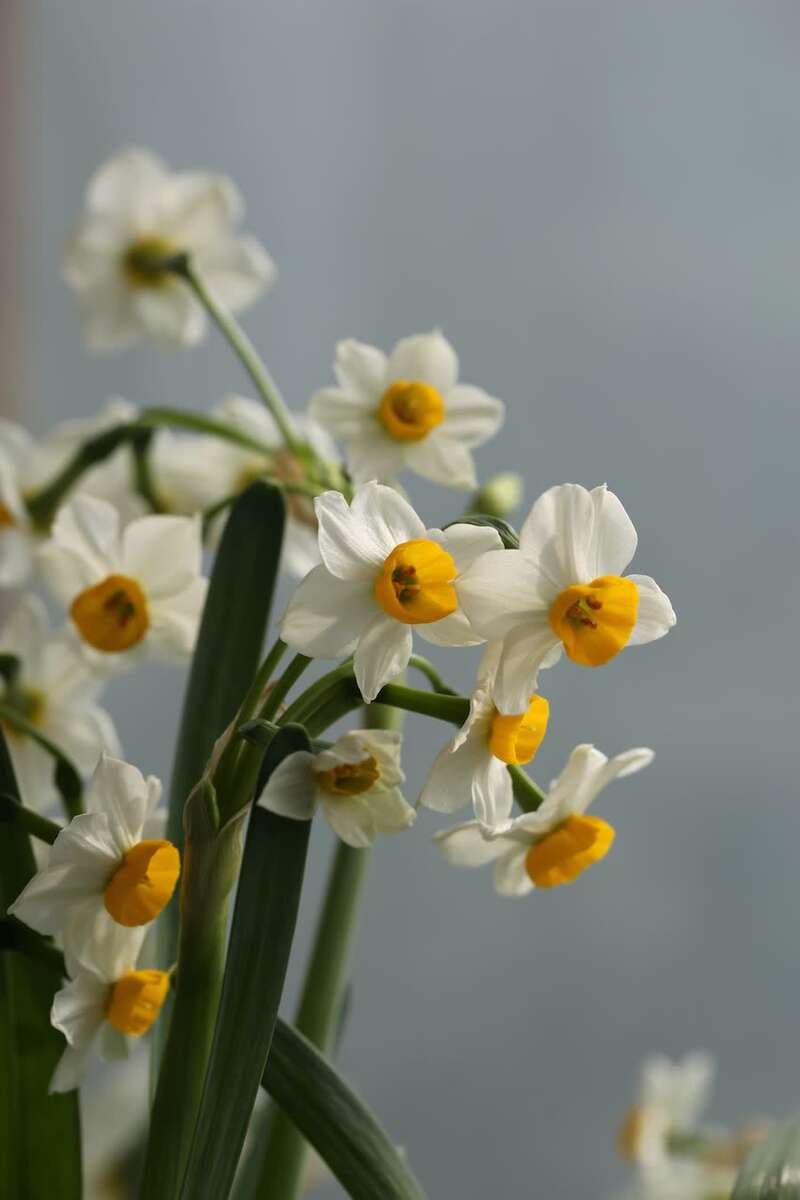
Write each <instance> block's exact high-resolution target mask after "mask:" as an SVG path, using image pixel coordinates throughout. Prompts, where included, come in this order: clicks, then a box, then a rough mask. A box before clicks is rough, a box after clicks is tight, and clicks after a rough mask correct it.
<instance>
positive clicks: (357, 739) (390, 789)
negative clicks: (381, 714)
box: [258, 729, 416, 849]
mask: <svg viewBox="0 0 800 1200" xmlns="http://www.w3.org/2000/svg"><path fill="white" fill-rule="evenodd" d="M401 740H402V735H401V734H400V733H399V732H398V731H396V730H389V729H356V730H352V731H350V732H348V733H345V734H343V735H342V737H340V738H338V739H337V741H336V742H334V744H333V745H332V746H331V747H330V748H329V749H327V750H321V751H320V753H319V754H311V753H309V752H308V751H307V750H298V751H296V752H295V753H294V754H290V755H288V756H287V757H286V758H285V759H284V760H283V762H282V763H281V764H280V765H279V766H278V767H277V769H276V770H275V771H274V772H273V773H272V775H271V776H270V779H269V780H268V782H267V784H266V787H265V788H264V790H263V792H262V793H261V796H260V797H259V800H258V803H259V804H260V805H262V807H264V808H266V809H268V810H269V811H270V812H274V813H277V814H278V815H279V816H282V817H290V818H292V819H293V820H297V821H309V820H310V819H311V817H312V816H313V815H314V812H315V810H316V809H317V807H318V806H320V805H321V806H322V809H323V811H324V813H325V816H326V817H327V819H328V823H329V825H330V826H331V829H332V830H333V832H334V833H335V834H336V836H337V837H338V838H341V840H342V841H343V842H346V843H347V844H348V846H354V847H355V848H356V849H363V848H364V847H366V846H371V845H372V843H373V842H374V841H375V838H376V836H377V835H378V834H379V833H399V832H400V831H401V830H403V829H408V828H409V827H410V826H411V825H413V823H414V818H415V816H416V814H415V812H414V809H413V808H412V807H411V805H410V804H408V803H407V802H406V801H405V800H404V799H403V794H402V792H401V791H400V784H402V783H403V781H404V779H405V776H404V774H403V772H402V770H401V767H400V745H401Z"/></svg>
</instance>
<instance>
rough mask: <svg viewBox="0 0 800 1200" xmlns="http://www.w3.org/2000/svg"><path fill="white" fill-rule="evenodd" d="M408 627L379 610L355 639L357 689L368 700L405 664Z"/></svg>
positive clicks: (410, 639)
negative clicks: (356, 643)
mask: <svg viewBox="0 0 800 1200" xmlns="http://www.w3.org/2000/svg"><path fill="white" fill-rule="evenodd" d="M411 644H412V637H411V629H410V628H409V626H408V625H403V624H402V623H401V622H400V621H395V620H393V619H392V618H391V617H387V616H386V615H385V614H384V613H382V612H380V613H378V615H377V616H376V617H374V618H373V619H372V621H371V622H370V624H369V625H367V627H366V629H365V630H364V631H363V633H362V634H361V636H360V637H359V639H358V645H357V646H356V652H355V657H354V659H353V668H354V670H355V676H356V683H357V684H358V688H359V691H360V692H361V695H362V696H363V697H364V699H365V700H366V701H367V703H368V704H369V703H371V702H372V701H373V700H374V699H375V697H376V696H377V694H378V692H379V691H380V690H381V688H382V687H383V685H384V684H385V683H388V682H389V680H390V679H395V678H396V677H397V676H398V675H399V674H400V672H401V671H404V670H405V668H406V667H407V666H408V660H409V659H410V657H411Z"/></svg>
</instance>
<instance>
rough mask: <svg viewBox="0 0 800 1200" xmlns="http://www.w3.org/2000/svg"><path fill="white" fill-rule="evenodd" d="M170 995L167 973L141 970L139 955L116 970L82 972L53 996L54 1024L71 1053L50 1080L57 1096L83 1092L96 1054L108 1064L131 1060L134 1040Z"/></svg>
mask: <svg viewBox="0 0 800 1200" xmlns="http://www.w3.org/2000/svg"><path fill="white" fill-rule="evenodd" d="M168 991H169V974H168V972H166V971H157V970H152V969H141V968H139V969H137V968H136V954H135V953H134V954H133V955H132V956H131V957H129V958H128V959H127V960H126V961H125V962H124V963H120V964H119V965H118V966H117V967H116V969H114V970H107V969H105V968H103V967H97V966H95V967H92V968H81V969H79V970H78V972H77V973H76V975H75V978H74V979H71V980H70V981H69V982H68V983H67V984H65V986H64V987H63V988H61V990H60V991H59V992H56V994H55V996H54V997H53V1007H52V1010H51V1012H50V1021H51V1024H52V1025H54V1026H55V1028H56V1029H58V1030H59V1031H60V1032H61V1033H63V1034H64V1037H65V1038H66V1039H67V1048H66V1050H65V1051H64V1053H63V1054H62V1056H61V1059H60V1060H59V1063H58V1066H57V1067H56V1069H55V1071H54V1073H53V1078H52V1080H51V1081H50V1091H51V1092H70V1091H72V1089H73V1088H76V1087H78V1085H79V1084H80V1082H81V1080H82V1078H83V1076H84V1074H85V1073H86V1070H87V1067H88V1063H89V1059H90V1058H91V1055H92V1053H93V1052H94V1051H95V1049H98V1050H99V1053H100V1057H101V1058H103V1059H105V1060H106V1062H113V1061H115V1060H116V1059H120V1058H127V1057H128V1055H129V1054H130V1053H131V1049H132V1045H133V1042H132V1039H134V1038H139V1037H141V1036H142V1034H143V1033H146V1032H147V1031H148V1029H150V1027H151V1026H152V1025H153V1023H154V1022H155V1020H156V1019H157V1017H158V1014H159V1012H160V1011H161V1006H162V1005H163V1003H164V1001H165V999H166V997H167V993H168Z"/></svg>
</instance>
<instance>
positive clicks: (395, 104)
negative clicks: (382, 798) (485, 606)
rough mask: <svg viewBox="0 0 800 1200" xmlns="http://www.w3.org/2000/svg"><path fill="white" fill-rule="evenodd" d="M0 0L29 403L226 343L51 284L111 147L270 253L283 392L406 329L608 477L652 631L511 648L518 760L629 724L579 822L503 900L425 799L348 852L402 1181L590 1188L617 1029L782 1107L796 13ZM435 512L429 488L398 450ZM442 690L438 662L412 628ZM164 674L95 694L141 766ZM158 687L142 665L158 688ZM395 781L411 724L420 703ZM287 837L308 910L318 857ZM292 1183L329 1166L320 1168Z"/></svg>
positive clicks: (441, 506)
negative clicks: (164, 337) (122, 335)
mask: <svg viewBox="0 0 800 1200" xmlns="http://www.w3.org/2000/svg"><path fill="white" fill-rule="evenodd" d="M28 7H29V17H30V22H31V26H32V28H31V30H30V33H29V39H28V49H27V65H26V73H25V79H26V88H27V98H28V106H27V111H28V161H27V165H26V171H27V175H26V182H27V187H28V191H29V195H30V197H31V201H30V207H29V210H28V216H27V221H28V226H29V236H28V238H27V251H26V267H27V269H28V271H29V272H30V281H31V286H30V295H29V305H28V307H29V316H30V321H29V348H30V355H29V357H30V368H31V369H30V376H31V378H32V381H33V384H34V388H33V395H32V397H31V399H30V401H29V405H30V421H31V423H32V425H33V426H34V427H35V428H37V429H41V428H43V427H45V426H46V424H47V423H48V422H51V421H52V420H54V419H55V418H64V417H68V416H73V415H77V414H87V413H89V412H91V411H93V410H95V409H96V408H97V407H98V406H99V405H100V404H101V402H102V401H103V400H104V399H105V398H106V397H107V396H108V395H109V394H111V393H121V394H123V395H126V396H128V397H129V398H130V399H132V400H136V401H139V402H142V403H166V404H171V405H185V406H195V407H199V408H207V407H208V406H210V405H211V404H212V403H214V402H216V401H217V400H218V398H219V397H220V396H221V395H222V394H223V393H224V392H225V391H226V390H228V389H233V388H239V389H241V390H246V385H245V384H244V381H243V380H242V378H241V377H240V374H239V372H238V369H237V367H236V365H235V364H233V363H232V362H231V360H230V358H229V356H228V355H227V353H226V351H225V349H224V347H223V346H222V345H221V344H220V343H219V342H218V341H217V340H216V339H213V338H212V339H211V340H210V341H208V342H207V343H206V344H205V345H204V346H203V347H202V348H200V349H199V350H196V351H194V352H192V353H191V354H172V355H170V354H164V353H159V352H157V351H155V350H153V349H150V348H144V349H140V350H135V351H132V352H129V353H126V354H124V355H121V356H116V357H111V358H106V359H97V360H95V359H91V358H90V357H89V356H88V355H87V353H86V352H85V351H84V350H83V348H82V346H81V343H80V340H79V337H78V329H77V320H76V313H75V311H74V308H73V306H72V304H71V302H70V297H69V295H68V294H67V291H66V289H65V288H64V287H63V285H62V284H61V283H60V282H59V279H58V262H59V255H60V249H61V245H62V240H63V237H64V234H65V231H66V229H67V227H68V225H69V224H70V222H71V220H72V219H73V216H74V214H75V213H76V212H77V210H78V207H79V204H80V200H81V194H82V189H83V186H84V183H85V180H86V178H87V176H88V174H89V173H90V171H91V170H93V169H94V168H95V166H96V165H97V164H98V163H99V162H101V161H102V160H103V159H104V158H105V157H106V156H107V155H109V153H111V152H113V151H115V150H116V149H117V148H118V147H120V146H122V145H124V144H126V143H141V144H144V145H149V146H152V147H153V148H154V149H156V150H158V151H159V152H161V153H162V154H163V155H164V156H165V157H166V158H167V159H168V160H169V161H170V162H172V163H173V164H174V165H176V166H179V167H200V166H210V167H216V168H219V169H221V170H224V171H228V172H230V174H232V175H233V176H234V177H235V178H236V179H237V181H238V182H239V184H240V185H241V187H242V189H243V191H244V193H245V196H246V197H247V201H248V209H249V211H248V224H249V227H250V228H251V229H252V230H253V231H254V232H256V233H257V234H258V235H259V236H261V237H262V239H263V240H264V242H265V243H266V245H267V246H268V247H269V248H270V250H271V252H272V253H273V254H274V256H275V258H276V259H277V261H278V264H279V268H280V271H281V278H280V282H279V285H278V287H277V289H276V290H275V291H274V292H273V293H272V295H271V296H270V297H269V298H268V299H266V300H265V301H263V302H262V303H261V304H260V305H259V306H258V307H257V308H256V309H255V310H253V311H252V312H251V313H250V314H248V316H247V319H246V324H247V327H248V329H249V330H250V332H251V333H252V334H253V336H254V337H255V338H256V340H257V342H258V345H259V347H260V348H261V349H262V351H263V352H264V354H265V356H266V357H267V359H268V361H269V362H270V364H271V366H272V368H273V370H274V372H275V374H276V376H277V377H278V379H279V380H280V381H281V383H282V385H283V386H284V389H285V391H286V393H287V394H288V396H289V397H290V398H291V400H292V402H293V403H294V404H295V405H297V406H300V405H302V404H304V403H305V400H306V398H307V397H308V395H309V393H310V392H311V390H313V389H314V388H315V387H317V386H320V385H322V384H325V383H326V382H328V381H329V379H330V360H331V357H332V351H333V346H334V343H335V341H336V339H337V338H339V337H342V336H348V335H352V336H357V337H360V338H362V339H364V340H367V341H373V342H375V343H377V344H380V345H384V346H388V345H390V344H391V342H392V341H393V340H394V339H395V338H396V337H398V336H401V335H403V334H406V333H412V332H417V331H420V330H425V329H428V328H430V327H432V326H433V325H435V324H441V325H442V327H443V328H444V329H445V331H446V333H447V334H448V336H449V337H450V338H451V339H452V341H453V342H454V344H455V345H456V347H457V348H458V349H459V352H460V354H461V359H462V365H463V375H464V378H465V379H466V380H468V381H474V382H477V383H481V384H483V385H485V386H487V387H488V388H490V389H491V390H492V391H494V392H495V394H497V395H499V396H501V397H503V398H504V399H505V400H506V401H507V403H508V406H509V416H508V422H507V425H506V428H505V430H504V432H503V433H502V434H501V436H500V437H499V438H498V439H497V440H496V441H495V442H494V443H492V444H491V445H490V446H488V447H487V448H486V449H485V450H484V451H482V452H481V454H480V467H481V470H482V473H484V474H485V473H488V472H489V471H491V470H493V469H497V468H500V467H513V468H515V469H517V470H519V471H521V472H522V473H523V474H524V475H525V478H526V481H527V487H528V495H529V498H530V499H533V498H534V497H535V496H536V495H537V494H538V492H539V491H541V490H542V489H544V488H545V487H547V486H549V485H550V484H553V483H556V482H561V481H563V480H575V481H580V482H582V483H584V484H586V485H590V486H591V485H594V484H595V483H598V482H601V481H602V480H607V481H608V482H609V484H610V485H611V486H612V487H613V488H614V489H615V490H616V491H617V492H618V493H619V494H620V496H621V497H622V498H623V501H624V502H625V504H626V505H627V507H628V509H629V511H630V512H631V514H632V515H633V518H634V521H635V523H636V524H637V527H638V529H639V533H640V546H641V550H640V553H639V555H638V556H637V559H636V569H637V570H640V571H644V572H648V573H652V574H653V575H654V576H655V577H656V578H657V579H658V580H659V581H661V583H662V584H663V585H664V587H665V588H666V590H667V591H668V592H669V594H670V595H671V597H672V599H673V602H674V604H675V607H676V609H677V612H678V616H679V620H678V626H677V630H676V631H675V632H674V634H673V635H671V636H670V637H669V638H668V639H666V640H664V641H662V642H659V643H658V644H656V645H654V646H650V647H646V648H643V649H640V650H636V651H635V652H633V653H630V654H628V653H626V654H624V655H623V656H622V657H621V659H618V660H617V661H616V662H614V663H613V664H612V665H610V666H609V667H607V668H606V669H605V670H603V671H598V672H587V671H582V670H581V669H580V668H577V667H574V666H572V665H571V664H568V665H566V666H564V665H562V666H560V667H558V668H556V669H555V670H553V671H552V672H549V673H548V674H547V675H546V676H545V677H544V682H545V690H546V692H547V694H548V695H549V697H550V700H551V703H552V708H553V724H552V731H551V733H550V734H549V736H548V739H547V741H546V744H545V746H544V748H543V750H542V752H541V754H540V757H539V761H538V763H537V772H536V773H537V775H538V776H539V777H540V778H542V779H544V780H547V779H548V778H549V777H550V776H551V775H553V774H554V773H555V772H556V771H557V770H558V769H559V768H560V766H561V765H562V762H563V760H564V758H565V756H566V754H567V752H568V751H569V749H570V748H571V747H572V745H574V744H575V743H576V742H578V741H583V740H588V741H593V742H595V743H596V744H597V745H599V746H600V747H601V748H602V749H604V750H606V751H608V752H615V751H618V750H621V749H623V748H625V747H628V746H633V745H649V746H653V747H654V748H655V749H656V751H657V759H656V764H655V766H654V767H653V768H652V769H651V770H650V771H649V772H647V773H646V774H644V775H642V776H639V777H637V778H636V779H635V780H630V781H625V782H623V783H621V784H620V785H619V786H618V788H617V789H616V790H615V791H613V792H612V793H607V795H606V798H605V799H604V800H603V801H602V803H601V805H600V809H599V811H600V812H601V813H602V815H604V816H607V817H608V818H609V819H611V821H612V822H613V823H614V824H615V825H616V826H617V829H618V839H617V843H616V845H615V847H614V851H613V853H612V855H611V856H610V858H609V859H608V860H607V861H606V863H604V864H603V865H602V866H601V867H598V868H597V869H596V870H594V871H592V872H591V873H589V874H587V875H586V876H584V878H583V879H582V880H581V881H580V882H579V883H578V884H577V885H575V886H574V887H570V888H563V889H560V890H558V891H556V892H553V893H550V894H542V895H538V896H535V897H532V898H531V899H530V900H529V901H527V902H517V903H514V902H508V901H503V900H500V899H498V898H496V897H495V896H494V895H493V893H492V891H491V887H490V879H489V877H488V875H486V874H484V873H479V872H472V873H468V872H464V873H459V872H456V871H453V870H451V869H449V868H447V867H446V866H444V864H442V863H441V862H440V861H439V859H438V857H437V856H436V854H435V852H434V851H433V850H432V848H431V847H430V845H429V843H428V840H427V836H428V834H429V833H430V832H431V831H432V829H433V828H434V827H435V824H436V822H435V821H434V820H433V819H431V818H430V817H427V816H423V817H422V819H421V820H420V821H419V823H418V826H417V829H416V831H415V832H414V833H412V834H411V835H410V836H407V837H400V838H397V839H395V840H386V841H385V842H384V843H383V844H381V845H380V846H379V848H378V851H377V854H376V855H375V861H374V864H373V875H372V879H371V886H370V889H369V895H368V899H367V902H366V906H365V910H364V915H363V921H362V929H361V939H360V944H359V948H358V956H357V964H356V989H355V1002H354V1007H353V1011H352V1017H351V1022H350V1026H349V1029H348V1032H347V1037H346V1041H345V1045H344V1048H343V1052H342V1063H343V1066H344V1067H345V1068H346V1070H347V1072H348V1074H349V1075H350V1076H351V1077H352V1078H353V1079H354V1080H356V1081H357V1082H358V1084H359V1086H360V1087H361V1088H362V1089H363V1092H364V1093H365V1094H366V1096H368V1097H369V1099H370V1100H371V1101H372V1103H373V1104H374V1106H375V1107H376V1109H377V1110H378V1111H379V1112H380V1113H381V1114H382V1116H383V1118H384V1120H385V1121H386V1123H387V1125H388V1127H389V1129H390V1130H392V1131H393V1133H394V1134H395V1136H396V1137H397V1139H398V1140H400V1141H402V1142H403V1143H404V1144H406V1145H407V1146H408V1147H410V1148H411V1152H412V1155H413V1162H414V1164H415V1165H416V1167H417V1169H418V1172H419V1175H420V1177H421V1179H422V1180H423V1181H424V1182H425V1183H426V1185H427V1187H428V1189H429V1192H430V1194H431V1196H432V1197H436V1198H437V1200H446V1198H449V1197H456V1196H458V1197H460V1198H461V1200H484V1198H486V1197H507V1196H508V1197H510V1196H512V1195H513V1196H528V1195H530V1196H534V1195H535V1196H540V1197H544V1196H558V1197H562V1196H563V1197H569V1198H572V1197H575V1198H586V1200H592V1198H594V1197H601V1196H604V1195H606V1194H608V1193H609V1192H610V1191H611V1190H612V1189H613V1188H614V1187H615V1186H616V1184H617V1183H618V1182H619V1181H620V1180H621V1179H623V1178H624V1173H623V1172H622V1171H621V1169H620V1167H619V1166H618V1165H617V1163H616V1162H615V1160H614V1152H613V1135H614V1129H615V1125H616V1123H617V1121H618V1117H619V1114H620V1111H621V1110H622V1109H624V1107H625V1106H626V1104H627V1102H628V1098H629V1094H630V1091H631V1089H632V1087H633V1082H634V1075H635V1071H636V1069H637V1064H638V1060H639V1058H640V1056H641V1055H642V1054H643V1053H645V1052H647V1051H648V1050H650V1049H651V1048H663V1049H665V1050H667V1051H669V1052H675V1053H677V1052H682V1051H683V1050H685V1049H690V1048H693V1047H695V1046H697V1045H707V1046H708V1047H709V1048H711V1049H712V1050H713V1051H714V1052H715V1053H716V1054H717V1055H718V1056H719V1058H720V1060H721V1077H720V1080H719V1089H718V1093H717V1097H716V1100H715V1107H714V1112H715V1115H716V1116H718V1117H719V1118H721V1119H728V1118H730V1119H738V1118H741V1117H744V1116H746V1115H747V1114H749V1113H750V1112H752V1111H757V1110H764V1111H767V1112H774V1113H776V1114H781V1113H783V1112H785V1111H787V1110H789V1109H790V1108H792V1107H793V1106H794V1105H795V1104H796V1102H797V1078H798V1057H800V1050H798V1046H797V1013H798V996H797V993H798V982H800V971H799V970H798V966H797V949H798V946H797V941H798V939H797V920H796V912H797V899H798V878H797V859H798V850H797V845H798V839H797V831H798V812H797V797H796V779H797V767H796V756H797V746H796V739H797V732H796V729H797V719H796V718H797V707H796V670H797V663H796V647H797V628H798V620H799V619H800V610H799V609H798V597H799V596H800V592H799V591H798V570H797V556H796V526H797V515H796V512H797V505H796V498H795V493H794V490H793V484H794V478H795V460H796V444H797V435H798V418H797V399H796V386H797V376H798V366H799V365H800V363H799V361H798V360H799V359H800V349H798V339H797V329H798V325H799V324H800V297H799V294H798V286H797V281H798V270H797V263H798V255H797V240H798V239H797V235H798V215H797V214H798V211H799V210H800V175H799V174H798V165H797V164H798V151H797V146H798V106H799V104H800V73H798V35H799V34H800V8H798V6H797V4H794V3H790V2H788V0H786V2H783V3H778V2H773V0H759V3H757V4H755V3H750V4H744V3H729V2H728V3H712V2H706V0H691V2H690V3H683V2H679V0H669V2H668V3H667V2H663V0H662V2H661V3H646V2H642V0H630V2H621V0H611V2H609V0H604V2H603V3H599V2H598V3H573V2H562V3H556V2H552V3H546V2H544V0H537V2H535V3H531V2H528V3H520V2H517V3H508V2H505V0H494V3H492V4H479V3H476V2H474V0H469V2H465V0H427V3H420V2H414V0H405V2H403V0H391V2H388V0H387V2H377V0H372V2H367V0H363V2H358V0H339V2H338V3H336V4H324V3H308V2H299V3H298V2H295V3H287V4H283V5H281V4H277V3H261V2H256V0H238V2H236V0H228V2H227V3H216V4H212V3H201V2H199V0H198V2H194V3H190V2H188V0H186V2H183V3H182V2H180V0H158V2H156V0H139V3H137V4H135V5H129V4H122V3H119V2H117V3H113V2H112V3H109V2H108V0H72V2H71V3H70V4H63V3H60V2H58V0H51V2H46V0H39V2H38V3H35V4H31V5H30V6H28ZM413 494H414V497H415V499H416V501H417V503H418V507H419V508H420V509H421V511H422V512H423V514H424V515H425V517H426V518H427V519H428V520H429V522H430V523H431V524H435V523H437V522H438V521H440V520H444V519H447V518H449V517H451V516H453V515H454V514H455V513H456V512H457V511H458V506H459V499H458V497H457V496H455V495H453V494H450V493H447V492H444V491H443V490H441V489H437V488H435V487H433V486H430V487H428V486H425V485H422V486H418V485H416V484H414V485H413ZM440 661H441V662H443V664H444V666H445V667H446V672H447V674H448V676H449V678H451V679H452V680H453V681H455V683H456V685H457V686H461V687H465V688H466V687H468V685H469V681H470V672H471V668H472V659H471V657H470V656H469V655H466V654H462V655H460V654H458V653H455V652H452V653H451V654H450V655H449V656H446V657H445V658H444V659H440ZM181 688H182V678H181V676H180V673H171V672H170V671H169V670H168V669H166V668H163V669H159V668H156V667H154V668H152V669H148V670H147V671H143V672H142V673H141V675H138V676H137V677H136V678H135V679H134V680H133V682H130V681H126V683H125V684H124V686H119V687H118V688H117V690H116V692H115V693H114V695H113V704H114V709H115V712H116V715H117V717H118V721H119V725H120V728H121V731H122V734H123V737H124V741H125V745H126V749H127V751H128V754H129V756H130V757H131V758H132V759H133V760H134V761H135V762H137V763H138V764H139V765H140V766H141V767H142V768H144V769H148V770H155V771H158V772H160V773H163V774H166V773H167V770H168V764H169V761H170V735H171V732H172V729H173V727H174V722H175V713H176V708H177V705H178V703H179V698H180V695H181ZM154 698H155V699H154ZM412 728H413V755H411V756H409V757H410V759H413V761H410V762H409V773H410V776H411V786H410V793H413V792H414V789H415V788H416V787H417V786H418V785H419V783H420V781H421V778H422V772H423V770H424V768H425V766H426V764H427V763H428V762H429V761H430V759H431V758H432V756H433V753H434V751H435V750H436V749H437V748H438V746H439V744H441V742H442V740H443V737H444V733H445V731H444V729H443V728H438V727H437V728H434V727H433V725H432V724H428V723H424V722H422V721H416V722H415V723H414V724H413V726H412ZM329 846H330V840H329V838H328V836H327V831H326V830H325V829H324V828H322V827H320V828H319V829H318V830H317V832H316V834H315V853H314V857H313V862H312V877H311V884H310V886H309V891H308V895H307V897H306V905H305V907H304V913H303V917H304V921H303V937H304V938H306V937H307V934H308V931H309V929H310V927H311V923H312V920H313V911H314V901H315V896H316V893H317V892H318V889H319V887H320V881H321V877H322V875H323V873H324V864H325V859H326V856H327V854H328V852H329ZM320 1194H321V1195H322V1194H325V1195H333V1194H335V1190H334V1189H333V1188H332V1187H329V1188H328V1190H327V1191H326V1192H324V1193H320Z"/></svg>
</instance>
